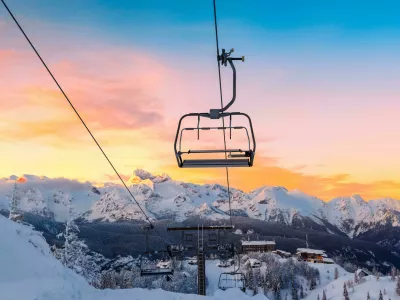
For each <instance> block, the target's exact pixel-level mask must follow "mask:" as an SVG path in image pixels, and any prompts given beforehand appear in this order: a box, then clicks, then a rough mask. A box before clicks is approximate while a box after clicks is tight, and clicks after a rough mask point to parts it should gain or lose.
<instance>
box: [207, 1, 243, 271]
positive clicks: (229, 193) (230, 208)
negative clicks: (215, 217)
mask: <svg viewBox="0 0 400 300" xmlns="http://www.w3.org/2000/svg"><path fill="white" fill-rule="evenodd" d="M215 2H216V0H213V3H214V27H215V42H216V46H217V64H218V79H219V94H220V97H221V109H222V108H223V107H224V101H223V97H222V79H221V64H220V62H219V43H218V25H217V6H216V3H215ZM222 127H225V119H224V118H222ZM223 134H224V147H225V159H227V154H226V135H225V129H224V130H223ZM225 170H226V183H227V186H228V201H229V219H230V221H231V226H232V231H233V220H232V207H231V192H230V184H229V169H228V167H225ZM238 257H239V256H238ZM239 260H240V257H239ZM239 268H240V262H239V265H238V270H239ZM233 269H234V271H233V272H237V271H236V270H235V269H236V268H235V247H233Z"/></svg>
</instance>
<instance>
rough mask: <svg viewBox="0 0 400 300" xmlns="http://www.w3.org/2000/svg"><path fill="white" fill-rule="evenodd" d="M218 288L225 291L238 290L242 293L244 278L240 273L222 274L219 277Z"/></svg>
mask: <svg viewBox="0 0 400 300" xmlns="http://www.w3.org/2000/svg"><path fill="white" fill-rule="evenodd" d="M218 288H219V289H220V290H223V291H225V290H227V289H230V288H239V289H241V290H242V291H243V292H244V291H245V290H246V278H245V276H244V274H243V273H240V272H224V273H221V275H219V281H218Z"/></svg>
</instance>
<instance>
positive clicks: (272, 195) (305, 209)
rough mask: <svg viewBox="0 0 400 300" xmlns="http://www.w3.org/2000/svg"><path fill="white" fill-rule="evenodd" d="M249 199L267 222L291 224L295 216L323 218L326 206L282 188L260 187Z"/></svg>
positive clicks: (318, 200)
mask: <svg viewBox="0 0 400 300" xmlns="http://www.w3.org/2000/svg"><path fill="white" fill-rule="evenodd" d="M249 197H250V199H251V201H252V203H253V205H254V206H255V207H256V208H257V210H258V211H259V212H260V213H261V215H262V216H263V220H265V221H268V222H282V223H285V224H289V225H290V224H292V222H293V219H294V218H295V217H296V216H299V215H300V216H304V217H311V218H312V219H313V220H314V221H316V222H319V219H318V218H315V217H319V218H325V210H326V204H325V203H324V202H323V201H322V200H320V199H318V198H316V197H312V196H309V195H306V194H304V193H302V192H301V191H298V190H294V191H290V192H289V191H288V190H287V189H285V188H284V187H261V188H259V189H256V190H254V191H252V192H251V193H250V194H249Z"/></svg>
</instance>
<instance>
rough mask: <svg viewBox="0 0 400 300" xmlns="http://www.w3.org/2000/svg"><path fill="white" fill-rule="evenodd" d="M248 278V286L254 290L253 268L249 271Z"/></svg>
mask: <svg viewBox="0 0 400 300" xmlns="http://www.w3.org/2000/svg"><path fill="white" fill-rule="evenodd" d="M247 276H248V278H247V287H248V288H249V289H250V290H253V291H254V275H253V270H250V271H249V272H248V275H247Z"/></svg>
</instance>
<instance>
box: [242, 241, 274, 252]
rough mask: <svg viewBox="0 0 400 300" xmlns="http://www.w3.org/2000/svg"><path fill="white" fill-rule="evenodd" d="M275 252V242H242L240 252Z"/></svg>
mask: <svg viewBox="0 0 400 300" xmlns="http://www.w3.org/2000/svg"><path fill="white" fill-rule="evenodd" d="M274 250H275V241H242V252H243V253H249V252H270V251H274Z"/></svg>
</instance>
